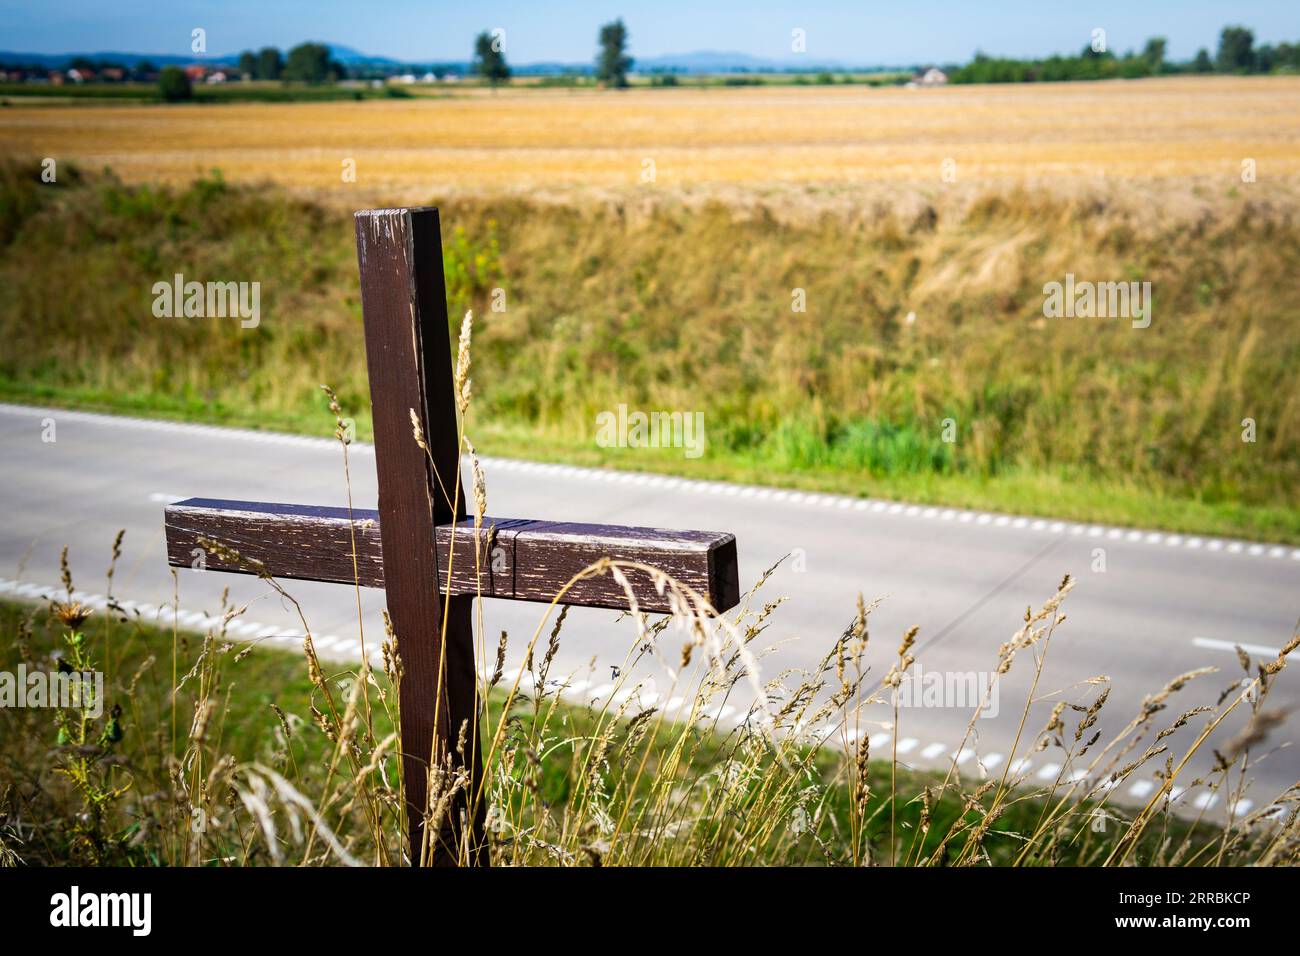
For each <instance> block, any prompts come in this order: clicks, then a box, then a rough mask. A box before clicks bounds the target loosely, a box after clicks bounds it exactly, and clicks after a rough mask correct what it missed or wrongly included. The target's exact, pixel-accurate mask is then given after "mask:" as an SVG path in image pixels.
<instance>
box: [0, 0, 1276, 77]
mask: <svg viewBox="0 0 1300 956" xmlns="http://www.w3.org/2000/svg"><path fill="white" fill-rule="evenodd" d="M620 16H621V17H622V18H623V20H624V22H625V23H626V24H627V27H628V32H629V36H630V43H629V46H630V52H631V54H632V55H633V56H634V57H637V58H640V59H654V58H658V57H663V56H675V55H683V54H689V53H696V52H722V53H729V54H743V55H746V56H753V57H759V58H763V59H768V60H775V61H781V62H787V61H788V62H791V63H797V62H798V61H799V60H800V59H803V58H807V59H808V60H809V61H841V62H845V63H851V64H854V65H878V64H880V65H884V64H902V63H920V62H964V61H966V60H968V59H970V57H971V56H973V55H974V53H975V52H976V51H977V50H981V51H983V52H985V53H987V54H989V55H993V56H1011V57H1040V56H1050V55H1051V54H1053V53H1062V54H1065V53H1075V52H1077V51H1078V50H1080V49H1082V48H1083V47H1084V46H1085V45H1087V43H1088V42H1089V40H1090V37H1091V32H1092V30H1093V29H1095V28H1097V27H1100V28H1102V29H1104V30H1105V31H1106V39H1107V45H1108V48H1109V49H1111V50H1113V51H1115V52H1116V53H1122V52H1123V51H1125V50H1128V49H1140V48H1141V46H1142V44H1143V43H1145V41H1146V39H1147V38H1148V37H1151V36H1164V37H1166V38H1167V39H1168V41H1169V44H1168V54H1167V55H1168V56H1169V57H1170V58H1171V59H1175V60H1185V59H1190V58H1191V57H1192V56H1194V55H1195V53H1196V50H1197V49H1199V48H1200V47H1206V48H1208V49H1210V50H1211V51H1213V49H1214V48H1215V45H1216V44H1217V41H1218V35H1219V31H1220V30H1221V29H1222V28H1223V27H1224V26H1226V25H1229V24H1242V25H1244V26H1247V27H1249V28H1251V29H1252V30H1253V31H1254V32H1255V38H1256V42H1257V43H1274V44H1276V43H1279V42H1282V41H1295V40H1297V39H1300V15H1297V13H1296V12H1295V10H1294V8H1292V7H1291V6H1290V5H1288V4H1285V3H1282V2H1276V0H1254V2H1250V0H1243V2H1238V3H1233V4H1227V3H1207V2H1191V3H1182V4H1179V3H1174V2H1170V0H1154V2H1151V3H1148V4H1146V5H1144V6H1142V7H1140V8H1139V7H1135V6H1134V5H1132V4H1127V3H1118V2H1105V3H1094V4H1092V5H1090V7H1089V8H1088V9H1086V10H1080V9H1076V8H1071V7H1067V6H1066V5H1064V4H1043V3H1030V2H1024V0H1013V2H1010V3H1006V4H1003V5H1001V6H1000V7H999V8H998V9H996V10H982V9H978V8H974V7H971V6H969V5H967V4H962V3H956V2H951V0H938V2H935V3H931V4H928V5H927V6H925V7H924V8H923V9H906V8H884V9H878V10H865V9H863V8H862V7H861V6H860V5H856V4H852V3H849V2H845V0H823V2H819V3H810V4H803V5H794V4H785V3H775V2H768V0H756V2H751V3H745V4H740V3H721V4H715V5H711V6H709V7H701V5H699V4H691V3H684V2H682V0H659V2H649V0H624V2H621V3H608V2H593V3H582V2H579V0H555V2H551V3H547V4H545V5H543V4H534V3H519V2H498V3H490V2H489V3H484V4H480V5H478V6H476V7H475V8H473V9H472V10H471V9H466V8H465V7H464V6H463V5H453V4H447V3H432V4H429V3H415V2H411V0H396V2H393V3H390V4H388V5H386V6H385V8H384V9H383V11H382V15H375V14H373V13H362V12H359V11H358V8H357V7H356V5H355V4H351V3H343V2H340V0H320V2H316V3H308V2H305V0H288V2H284V3H279V4H275V5H268V4H264V3H253V2H251V0H230V2H227V3H225V4H223V5H222V6H221V7H220V8H219V9H213V8H211V7H210V6H209V5H208V4H206V3H203V2H200V0H181V2H177V3H173V4H171V5H169V6H168V8H167V9H165V10H163V11H157V10H151V9H149V8H148V5H147V4H142V3H130V2H128V3H120V4H116V5H114V6H113V7H111V8H105V7H104V6H103V5H102V4H97V3H92V2H89V0H69V2H67V3H64V4H61V5H60V9H59V10H58V11H57V12H56V11H55V10H53V9H50V8H38V9H33V8H32V7H31V6H30V5H28V4H22V3H19V2H15V0H0V36H3V37H4V39H3V40H2V41H0V47H3V48H4V49H6V50H9V51H13V52H22V53H37V54H46V55H51V54H64V53H98V52H118V53H138V54H148V55H154V56H190V55H194V54H193V53H192V51H191V49H190V35H191V31H192V30H193V29H195V28H196V27H201V28H203V29H204V30H205V31H206V34H207V38H206V39H207V50H208V55H209V56H214V55H215V56H229V55H232V54H237V53H238V52H239V51H241V50H244V49H253V48H258V47H262V46H278V47H281V48H287V47H291V46H294V45H296V44H298V43H301V42H304V41H307V40H315V41H318V42H324V43H331V44H336V45H339V46H344V47H349V48H351V49H354V50H357V51H359V52H361V53H364V54H367V55H370V56H376V57H387V58H391V59H395V60H403V61H408V62H434V61H457V60H467V59H469V57H470V54H471V48H472V43H473V38H474V36H475V35H476V34H477V33H478V32H480V31H482V30H491V29H494V28H501V29H503V30H504V31H505V38H506V55H507V57H508V59H509V60H510V61H511V62H513V63H516V64H521V65H522V64H528V63H536V62H562V63H579V62H587V61H589V60H590V59H591V58H592V57H593V55H594V53H595V37H596V30H597V29H598V27H599V25H600V24H601V23H604V22H607V21H609V20H612V19H614V18H616V17H620ZM796 29H799V30H802V31H804V36H805V38H806V52H805V53H794V52H792V50H791V37H792V31H794V30H796Z"/></svg>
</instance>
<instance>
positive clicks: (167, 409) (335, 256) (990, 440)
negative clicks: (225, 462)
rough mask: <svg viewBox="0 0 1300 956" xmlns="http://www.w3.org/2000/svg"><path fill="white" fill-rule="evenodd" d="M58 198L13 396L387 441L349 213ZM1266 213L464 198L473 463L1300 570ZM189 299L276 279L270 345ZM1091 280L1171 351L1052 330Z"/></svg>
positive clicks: (1274, 233)
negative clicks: (532, 466) (1188, 544)
mask: <svg viewBox="0 0 1300 956" xmlns="http://www.w3.org/2000/svg"><path fill="white" fill-rule="evenodd" d="M32 168H34V167H28V168H27V169H26V170H24V171H23V172H22V177H23V179H21V180H20V178H19V175H20V174H19V171H18V168H17V167H11V168H10V170H9V176H10V177H11V178H9V180H8V181H7V183H5V184H4V186H3V189H0V195H3V197H4V202H2V203H0V212H4V210H5V209H8V210H11V211H12V212H11V219H12V222H13V224H12V225H11V226H9V230H10V231H11V232H12V234H13V235H14V236H15V239H14V241H12V242H10V243H8V244H7V245H2V244H0V332H2V333H3V336H4V338H5V341H6V342H7V343H8V348H7V349H6V350H5V351H4V353H3V354H0V388H3V391H4V393H5V394H6V395H7V396H8V397H11V398H16V399H18V400H25V401H29V402H36V403H42V402H50V401H57V402H66V403H76V404H90V405H94V406H98V407H103V408H109V409H117V410H124V411H130V412H140V411H144V412H147V413H152V414H166V415H180V416H183V417H191V418H196V419H200V420H206V421H214V420H216V421H220V420H224V421H227V422H230V423H233V424H240V425H252V426H257V427H269V428H280V429H292V430H304V429H306V430H314V429H315V427H316V423H317V421H318V416H319V414H320V412H321V411H322V410H323V401H322V399H321V396H320V393H319V391H318V388H317V385H318V383H319V382H320V381H322V380H323V379H329V380H331V381H333V382H335V383H336V385H337V386H338V389H339V395H340V396H341V398H342V400H343V401H344V403H345V404H346V405H348V406H350V407H352V408H355V409H357V411H358V412H359V415H358V429H359V432H358V434H359V436H360V437H362V438H365V437H367V436H368V434H369V421H368V419H369V416H368V414H367V407H368V406H367V397H368V388H367V385H366V378H365V363H364V345H363V341H362V335H361V316H360V305H359V297H358V294H357V279H356V257H355V250H354V248H353V243H354V239H353V232H352V226H351V217H350V216H349V215H348V214H347V213H346V212H345V211H344V210H342V209H340V208H338V207H337V206H336V205H334V204H323V203H320V202H317V201H314V200H307V199H301V198H298V199H295V198H292V197H291V196H289V195H287V194H286V193H284V192H283V191H281V190H278V189H273V188H258V187H245V188H238V187H232V186H229V185H223V184H221V183H220V182H216V181H214V180H212V179H205V180H202V181H198V182H195V183H193V184H191V185H190V186H189V187H188V188H187V189H184V190H175V191H172V190H163V189H157V188H152V187H124V186H122V185H120V184H117V183H115V182H113V181H112V180H105V179H102V178H100V177H92V178H89V179H88V180H86V181H83V182H82V183H80V184H76V183H71V182H68V183H65V184H64V185H63V186H61V187H60V188H58V189H50V188H48V187H44V186H41V185H39V184H38V183H34V182H33V181H32V174H31V172H30V169H32ZM3 178H4V172H3V171H0V179H3ZM1257 185H1260V184H1256V185H1252V186H1245V185H1240V184H1239V185H1238V187H1237V188H1236V189H1232V188H1229V187H1227V186H1222V185H1221V186H1220V187H1219V188H1217V189H1215V190H1213V191H1211V190H1208V189H1207V190H1205V191H1204V193H1203V194H1202V195H1200V196H1188V197H1187V202H1186V203H1185V204H1179V205H1177V208H1175V205H1176V204H1173V203H1164V204H1154V203H1152V202H1150V201H1148V198H1145V197H1144V196H1143V195H1142V194H1141V192H1140V191H1139V190H1138V189H1137V187H1136V186H1134V185H1133V184H1129V188H1130V190H1131V192H1129V191H1127V190H1121V189H1114V188H1112V189H1107V190H1104V191H1101V192H1085V193H1084V194H1081V195H1080V196H1078V197H1076V198H1068V197H1062V196H1060V195H1058V192H1057V191H1056V190H1050V191H1034V190H1011V191H996V190H995V191H991V192H986V193H982V194H974V195H972V196H969V197H965V196H946V197H942V198H937V199H935V201H934V202H929V201H926V200H924V199H923V198H921V197H917V196H912V197H910V198H895V199H894V200H892V201H889V202H883V201H882V202H881V203H879V204H872V205H868V206H866V207H862V208H855V209H853V210H851V211H847V212H845V211H840V212H838V213H836V214H834V215H826V216H823V217H819V218H813V219H812V221H801V222H792V221H786V220H784V219H783V218H781V215H780V213H779V210H778V209H776V208H775V207H773V206H770V205H766V204H763V203H761V202H757V201H756V200H755V199H754V197H751V201H752V202H755V205H754V206H753V207H752V208H735V207H732V206H723V205H720V204H705V205H701V206H695V205H692V204H690V203H685V202H678V201H664V202H662V203H657V204H651V205H642V204H641V203H632V202H617V203H557V204H549V205H540V204H538V203H535V202H531V201H524V200H521V199H516V200H503V199H500V198H496V199H474V200H470V199H457V200H450V201H447V202H444V203H442V204H441V205H442V215H443V223H444V263H445V266H446V272H447V278H448V295H449V299H450V302H451V307H452V309H453V310H456V311H461V310H464V309H465V308H467V307H469V306H473V307H474V308H475V309H476V316H477V318H478V320H479V325H478V327H477V330H476V331H477V333H478V341H479V350H478V355H477V359H478V372H477V376H478V379H479V382H480V384H481V385H482V386H483V400H482V401H481V402H479V403H478V407H477V410H476V411H475V413H474V414H475V416H476V420H475V424H474V426H473V428H474V432H475V434H476V436H477V437H478V438H480V439H482V449H483V451H484V452H485V453H491V454H511V455H518V456H523V457H543V458H545V457H550V458H562V459H567V460H570V461H573V462H575V463H584V464H587V463H589V464H603V465H613V466H616V467H623V468H634V469H643V470H645V469H659V470H673V471H677V472H681V473H687V474H690V475H693V476H700V477H703V476H706V475H708V476H713V477H720V478H729V479H734V480H742V481H758V482H764V483H781V484H798V485H800V486H802V487H806V488H814V489H819V490H835V491H843V492H848V493H856V494H871V495H878V496H889V497H897V498H902V499H906V500H912V501H926V502H934V503H945V504H950V505H962V506H967V507H976V508H992V509H996V510H1006V511H1016V512H1019V513H1039V514H1045V515H1050V516H1052V517H1057V518H1075V519H1079V520H1091V521H1107V522H1116V523H1124V524H1133V525H1138V526H1151V525H1153V524H1154V525H1157V526H1164V527H1166V528H1168V529H1169V530H1179V531H1187V532H1197V533H1217V534H1231V535H1246V536H1250V537H1258V538H1263V539H1268V540H1285V541H1297V540H1300V396H1298V394H1297V392H1296V390H1295V389H1294V388H1291V387H1289V384H1290V382H1291V381H1292V379H1293V370H1294V368H1295V367H1296V365H1297V363H1300V334H1298V330H1297V327H1296V324H1295V321H1294V316H1295V314H1296V312H1297V310H1300V286H1297V284H1296V283H1295V282H1294V281H1292V276H1293V275H1294V274H1295V273H1296V271H1297V269H1300V216H1297V210H1300V199H1297V198H1296V197H1287V196H1282V197H1279V196H1278V195H1277V191H1276V190H1275V189H1272V188H1271V187H1270V189H1272V191H1270V192H1265V193H1259V192H1255V191H1253V190H1254V189H1255V188H1256V186H1257ZM4 232H5V229H4V228H3V225H0V235H3V233H4ZM176 272H181V273H184V275H185V276H186V277H187V278H196V279H220V280H254V281H259V282H260V283H261V287H262V300H261V301H262V315H263V318H262V323H261V325H260V326H259V328H258V329H256V330H245V329H242V328H240V325H239V323H238V322H234V321H230V320H222V319H157V318H155V317H154V316H153V315H152V314H151V312H150V303H151V297H150V292H149V290H150V288H151V286H152V285H153V283H155V282H157V281H159V280H160V279H166V280H170V279H171V277H172V275H173V274H174V273H176ZM1066 273H1074V274H1076V275H1077V276H1079V277H1081V278H1092V279H1126V278H1131V277H1135V276H1136V277H1141V278H1143V279H1148V280H1150V281H1151V283H1152V290H1153V296H1154V308H1153V313H1152V314H1153V321H1152V325H1151V327H1150V328H1148V329H1145V330H1134V329H1132V328H1131V327H1130V326H1129V323H1127V322H1125V321H1124V320H1103V319H1074V320H1064V319H1052V320H1048V319H1045V318H1044V317H1043V294H1042V287H1043V284H1044V283H1045V282H1047V281H1051V280H1056V281H1059V280H1060V279H1062V277H1063V276H1064V275H1065V274H1066ZM494 288H500V289H502V290H503V291H504V293H505V303H506V310H505V311H504V312H498V311H494V310H493V308H492V294H491V293H492V290H493V289H494ZM796 288H797V289H803V290H804V292H805V293H806V304H807V311H806V312H802V313H798V312H793V311H792V308H791V306H792V290H794V289H796ZM909 315H910V316H913V317H914V318H913V319H912V320H909ZM620 403H627V404H628V405H629V406H630V407H633V408H651V409H654V408H658V409H681V410H691V411H694V410H698V411H701V412H703V413H704V415H705V420H706V427H707V446H706V449H705V454H704V455H703V457H701V458H699V459H695V460H685V459H683V458H682V456H681V455H680V453H678V454H676V455H675V456H672V455H670V454H669V453H664V454H654V453H652V452H649V451H646V450H628V449H602V448H598V447H597V446H596V443H595V441H594V437H595V435H594V427H595V425H594V423H595V421H596V415H597V414H598V413H599V412H600V411H601V410H604V409H611V408H616V407H617V406H618V405H619V404H620ZM1247 417H1250V418H1253V419H1254V420H1255V421H1256V422H1257V423H1258V436H1257V437H1258V440H1257V441H1256V442H1254V443H1246V442H1243V441H1242V425H1241V422H1242V419H1244V418H1247ZM946 418H952V419H953V420H954V421H955V422H956V423H957V425H958V434H957V438H958V440H957V441H956V442H954V443H951V444H949V443H945V442H943V441H942V440H941V431H942V428H943V424H942V423H943V421H944V419H946ZM670 451H671V450H670Z"/></svg>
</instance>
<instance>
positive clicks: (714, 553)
mask: <svg viewBox="0 0 1300 956" xmlns="http://www.w3.org/2000/svg"><path fill="white" fill-rule="evenodd" d="M165 518H166V531H167V560H168V562H169V563H171V564H173V565H176V566H178V567H187V566H191V565H193V564H194V562H195V550H196V549H199V550H200V551H201V552H202V555H201V556H202V558H203V561H204V564H205V566H206V567H207V568H208V569H209V570H215V571H237V572H243V573H247V574H256V573H258V572H259V571H261V570H265V571H266V572H267V573H270V574H271V575H273V576H274V577H277V578H297V579H301V580H308V581H328V582H333V583H337V584H352V583H353V582H354V581H355V582H356V583H359V584H360V585H361V586H362V587H373V588H382V587H384V561H383V536H382V533H381V530H380V520H379V512H377V511H374V510H370V509H361V508H358V509H354V511H353V513H352V529H355V532H356V572H355V576H354V571H353V561H352V541H353V537H352V529H350V528H349V519H348V511H347V509H346V508H325V507H316V506H311V505H290V504H267V503H265V502H252V501H219V500H212V499H205V498H191V499H189V500H188V501H182V502H178V503H176V504H173V505H168V507H167V510H166V514H165ZM434 533H435V538H436V542H437V556H438V568H439V577H438V582H439V589H440V590H442V591H444V592H445V590H446V587H447V581H446V578H445V577H444V575H445V574H446V573H447V571H448V569H450V572H451V594H452V596H453V597H466V596H469V597H472V596H474V595H476V594H480V595H482V596H483V597H495V598H505V599H513V600H519V601H543V602H550V601H551V600H553V599H554V597H555V596H556V594H558V593H559V591H560V589H561V588H563V587H564V586H565V584H566V583H568V581H569V579H570V578H572V577H573V575H575V574H576V573H578V572H579V571H581V570H582V569H583V568H585V567H587V566H589V565H591V564H594V563H595V562H596V561H598V560H600V559H601V558H612V559H616V560H620V561H634V562H637V563H640V564H647V565H650V566H651V567H655V568H658V569H660V570H661V571H664V572H665V573H667V574H669V575H671V576H672V577H674V578H676V579H677V580H679V581H681V582H682V583H683V584H686V585H689V586H690V587H692V588H694V589H695V590H697V591H699V592H700V593H701V594H703V595H704V596H705V597H706V598H707V599H708V600H709V602H710V603H711V604H712V605H713V606H714V607H715V608H716V609H717V610H719V611H725V610H727V609H728V608H731V607H733V606H735V604H736V603H737V601H738V600H739V576H738V574H737V569H736V539H735V536H734V535H731V534H727V533H722V532H713V531H670V530H666V529H662V528H637V527H624V526H620V525H605V524H582V523H578V522H556V521H536V520H531V519H524V518H493V517H485V518H484V519H483V525H482V527H481V528H480V529H479V533H478V540H479V541H480V548H479V550H478V554H477V560H476V555H475V547H474V541H475V532H474V522H473V520H472V519H464V520H462V521H460V522H458V523H457V524H456V525H455V526H453V525H450V524H443V525H438V526H437V527H436V528H435V529H434ZM203 542H216V543H217V544H218V545H219V546H220V547H219V548H217V549H213V548H211V547H205V546H204V543H203ZM232 552H236V553H237V555H238V560H236V558H235V554H232ZM628 581H629V583H630V584H631V585H632V589H633V593H634V594H635V595H636V598H637V604H638V606H639V607H640V608H641V609H642V610H644V611H648V612H651V613H656V612H667V611H669V610H671V609H670V608H669V606H668V603H667V602H666V601H665V600H664V598H663V597H662V596H661V595H660V594H659V593H658V591H657V590H656V588H655V586H654V584H653V583H652V582H651V580H650V578H649V576H648V575H646V574H644V573H643V572H636V571H630V572H628ZM560 603H562V604H575V605H581V606H585V607H608V608H619V609H624V608H626V607H627V606H628V601H627V596H626V594H625V593H624V592H623V589H622V588H621V587H620V586H619V585H618V584H617V583H616V582H615V581H614V579H613V578H612V577H611V576H610V575H608V574H605V575H599V576H596V577H591V578H587V579H584V580H583V581H580V582H578V583H577V584H576V585H574V587H572V588H571V589H570V590H569V591H568V592H567V593H566V594H565V595H564V597H563V598H561V601H560Z"/></svg>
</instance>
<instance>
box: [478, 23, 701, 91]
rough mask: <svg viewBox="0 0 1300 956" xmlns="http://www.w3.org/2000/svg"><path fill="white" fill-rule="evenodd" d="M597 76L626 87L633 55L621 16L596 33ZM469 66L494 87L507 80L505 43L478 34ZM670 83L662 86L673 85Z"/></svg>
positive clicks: (490, 35)
mask: <svg viewBox="0 0 1300 956" xmlns="http://www.w3.org/2000/svg"><path fill="white" fill-rule="evenodd" d="M596 44H597V53H596V70H595V72H596V79H597V80H599V81H600V82H601V83H603V84H604V85H605V86H612V87H619V88H621V87H625V86H627V74H628V71H629V70H631V69H632V63H633V60H632V57H630V56H628V54H627V27H626V26H624V24H623V21H622V19H618V20H615V21H613V22H612V23H606V24H604V25H603V26H601V28H600V32H599V33H597V34H596ZM472 69H473V71H474V72H475V73H477V74H478V75H479V76H481V77H482V78H483V79H485V80H487V81H488V82H489V83H491V84H492V85H493V86H496V85H497V84H498V83H506V82H509V80H510V67H509V65H508V64H507V63H506V56H505V43H504V39H503V37H502V36H501V35H499V34H497V33H486V32H484V33H480V34H479V35H478V36H477V37H475V38H474V60H473V64H472ZM676 82H677V81H676V79H675V78H672V83H671V84H669V83H664V85H675V84H676Z"/></svg>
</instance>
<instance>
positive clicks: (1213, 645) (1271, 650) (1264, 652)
mask: <svg viewBox="0 0 1300 956" xmlns="http://www.w3.org/2000/svg"><path fill="white" fill-rule="evenodd" d="M1192 643H1193V644H1194V645H1196V646H1197V647H1204V648H1208V649H1209V650H1212V651H1233V652H1235V651H1236V650H1237V648H1238V647H1240V648H1241V649H1242V650H1243V651H1245V652H1246V653H1247V654H1258V655H1259V656H1261V657H1277V655H1279V654H1281V653H1282V648H1280V647H1269V646H1267V645H1266V644H1236V643H1233V642H1232V641H1216V640H1213V639H1212V638H1208V637H1194V638H1192Z"/></svg>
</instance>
